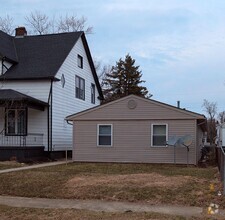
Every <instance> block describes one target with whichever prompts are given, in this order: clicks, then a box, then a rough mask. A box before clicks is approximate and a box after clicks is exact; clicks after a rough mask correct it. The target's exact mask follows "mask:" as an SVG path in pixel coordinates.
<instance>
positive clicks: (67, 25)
mask: <svg viewBox="0 0 225 220" xmlns="http://www.w3.org/2000/svg"><path fill="white" fill-rule="evenodd" d="M86 21H87V19H86V18H85V17H81V18H77V17H76V16H75V15H72V16H68V15H66V16H65V17H60V19H59V21H58V23H57V27H58V32H60V33H61V32H71V31H84V32H85V33H87V34H90V33H92V29H93V27H90V26H89V27H86Z"/></svg>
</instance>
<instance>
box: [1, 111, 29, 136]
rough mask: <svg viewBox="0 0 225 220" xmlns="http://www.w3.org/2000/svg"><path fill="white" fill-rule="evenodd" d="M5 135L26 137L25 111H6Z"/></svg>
mask: <svg viewBox="0 0 225 220" xmlns="http://www.w3.org/2000/svg"><path fill="white" fill-rule="evenodd" d="M5 117H6V135H21V136H22V135H27V110H26V109H6V114H5Z"/></svg>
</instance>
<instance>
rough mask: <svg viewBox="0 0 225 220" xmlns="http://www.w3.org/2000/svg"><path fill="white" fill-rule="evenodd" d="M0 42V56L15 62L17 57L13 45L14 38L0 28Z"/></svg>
mask: <svg viewBox="0 0 225 220" xmlns="http://www.w3.org/2000/svg"><path fill="white" fill-rule="evenodd" d="M0 42H1V43H0V58H1V57H2V58H4V59H6V60H7V61H9V62H12V63H15V62H17V61H18V59H17V55H16V50H15V45H14V38H13V37H12V36H9V35H8V34H6V33H4V32H3V31H1V30H0Z"/></svg>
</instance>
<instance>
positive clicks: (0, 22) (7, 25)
mask: <svg viewBox="0 0 225 220" xmlns="http://www.w3.org/2000/svg"><path fill="white" fill-rule="evenodd" d="M0 30H2V31H3V32H5V33H7V34H9V35H12V34H13V32H14V25H13V18H12V17H10V16H9V15H6V17H3V18H2V17H0Z"/></svg>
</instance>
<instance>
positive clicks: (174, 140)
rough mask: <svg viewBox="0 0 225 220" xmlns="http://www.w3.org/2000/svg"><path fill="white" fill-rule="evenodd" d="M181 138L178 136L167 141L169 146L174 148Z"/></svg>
mask: <svg viewBox="0 0 225 220" xmlns="http://www.w3.org/2000/svg"><path fill="white" fill-rule="evenodd" d="M178 139H179V138H178V137H177V136H172V137H170V138H169V140H168V141H167V145H169V146H174V145H175V144H176V142H177V140H178Z"/></svg>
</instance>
